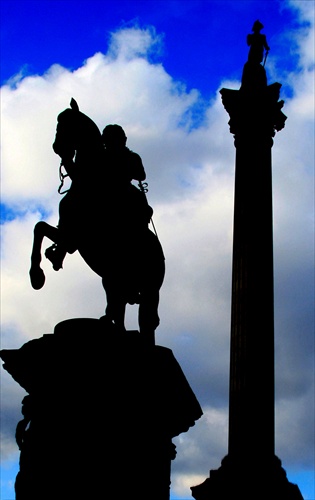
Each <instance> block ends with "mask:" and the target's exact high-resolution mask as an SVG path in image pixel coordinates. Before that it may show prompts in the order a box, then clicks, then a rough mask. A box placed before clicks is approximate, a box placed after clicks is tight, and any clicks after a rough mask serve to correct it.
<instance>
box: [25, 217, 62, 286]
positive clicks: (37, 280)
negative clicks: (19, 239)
mask: <svg viewBox="0 0 315 500" xmlns="http://www.w3.org/2000/svg"><path fill="white" fill-rule="evenodd" d="M45 236H47V237H48V238H49V239H51V240H52V241H54V242H55V243H56V242H57V241H58V239H59V238H58V229H57V228H56V227H53V226H50V225H49V224H47V222H44V221H40V222H37V224H36V225H35V227H34V239H33V248H32V254H31V268H30V271H29V274H30V280H31V285H32V287H33V288H34V289H35V290H40V288H42V287H43V286H44V284H45V274H44V271H43V270H42V268H41V267H40V263H41V260H42V255H41V248H42V242H43V239H44V237H45Z"/></svg>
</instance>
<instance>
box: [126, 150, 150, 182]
mask: <svg viewBox="0 0 315 500" xmlns="http://www.w3.org/2000/svg"><path fill="white" fill-rule="evenodd" d="M131 158H132V161H131V172H130V174H131V176H132V179H135V180H136V181H144V180H145V178H146V173H145V170H144V166H143V164H142V160H141V157H140V156H139V155H138V154H137V153H134V152H131Z"/></svg>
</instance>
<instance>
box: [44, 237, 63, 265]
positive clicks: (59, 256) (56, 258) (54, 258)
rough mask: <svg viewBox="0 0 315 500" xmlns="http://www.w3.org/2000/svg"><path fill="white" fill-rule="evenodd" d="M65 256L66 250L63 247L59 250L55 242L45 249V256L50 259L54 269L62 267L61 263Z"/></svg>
mask: <svg viewBox="0 0 315 500" xmlns="http://www.w3.org/2000/svg"><path fill="white" fill-rule="evenodd" d="M65 256H66V251H65V250H63V249H62V250H60V248H59V247H58V246H57V245H56V244H55V243H54V244H53V245H52V246H51V247H49V248H47V249H46V251H45V257H46V258H47V259H48V260H50V262H51V263H52V265H53V269H54V270H55V271H59V269H62V263H63V259H64V258H65Z"/></svg>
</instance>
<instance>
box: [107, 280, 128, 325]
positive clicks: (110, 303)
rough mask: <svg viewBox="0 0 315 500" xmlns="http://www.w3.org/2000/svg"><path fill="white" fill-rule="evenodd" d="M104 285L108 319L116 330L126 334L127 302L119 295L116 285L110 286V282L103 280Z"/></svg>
mask: <svg viewBox="0 0 315 500" xmlns="http://www.w3.org/2000/svg"><path fill="white" fill-rule="evenodd" d="M102 284H103V287H104V290H105V293H106V300H107V306H106V311H105V314H106V319H107V320H109V321H110V323H113V324H114V325H115V328H116V330H118V331H119V332H125V331H126V328H125V313H126V301H125V300H124V299H123V297H122V296H121V293H119V290H118V288H117V286H116V285H115V284H112V285H109V283H108V280H104V278H103V279H102Z"/></svg>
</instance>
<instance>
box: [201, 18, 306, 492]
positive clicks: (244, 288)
mask: <svg viewBox="0 0 315 500" xmlns="http://www.w3.org/2000/svg"><path fill="white" fill-rule="evenodd" d="M262 28H263V25H262V24H261V23H260V22H259V21H258V20H257V21H255V23H254V25H253V29H252V31H253V33H251V34H249V35H248V36H247V44H248V45H249V46H250V49H249V55H248V61H247V62H246V63H245V65H244V69H243V75H242V84H241V87H240V89H239V90H231V89H226V88H223V89H221V91H220V93H221V96H222V102H223V105H224V108H225V109H226V111H227V112H228V114H229V116H230V121H229V126H230V132H231V133H232V134H233V135H234V140H235V141H234V144H235V148H236V161H235V194H234V234H233V267H232V311H231V352H230V401H229V444H228V454H227V456H226V457H225V458H224V459H223V460H222V463H221V467H220V468H219V469H218V470H211V471H210V477H209V478H207V479H206V480H205V481H204V482H203V483H202V484H200V485H197V486H193V487H191V490H192V496H193V497H194V498H195V499H196V500H210V499H211V500H212V499H213V500H219V499H220V500H223V499H224V500H232V499H234V498H235V499H236V498H239V499H242V500H245V499H246V500H257V499H259V500H260V499H261V500H273V499H274V500H301V499H302V495H301V493H300V490H299V488H298V486H297V485H295V484H292V483H290V482H289V481H288V479H287V477H286V472H285V470H284V469H283V468H282V466H281V461H280V459H279V458H278V457H276V455H275V445H274V436H275V428H274V297H273V229H272V170H271V148H272V146H273V137H274V136H275V133H276V132H279V131H280V130H282V129H283V128H284V124H285V120H286V116H285V115H284V114H283V113H282V111H281V108H282V107H283V104H284V103H283V101H279V97H280V87H281V84H280V83H273V84H271V85H267V78H266V71H265V67H264V66H265V62H266V58H267V54H268V51H269V46H268V44H267V40H266V36H265V35H263V34H261V33H260V31H261V30H262Z"/></svg>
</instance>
